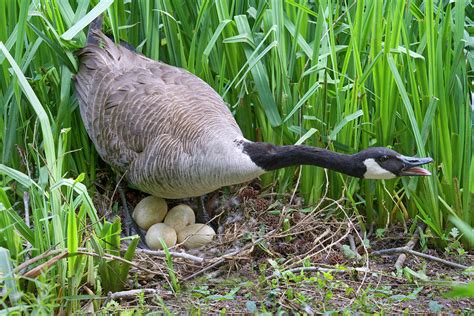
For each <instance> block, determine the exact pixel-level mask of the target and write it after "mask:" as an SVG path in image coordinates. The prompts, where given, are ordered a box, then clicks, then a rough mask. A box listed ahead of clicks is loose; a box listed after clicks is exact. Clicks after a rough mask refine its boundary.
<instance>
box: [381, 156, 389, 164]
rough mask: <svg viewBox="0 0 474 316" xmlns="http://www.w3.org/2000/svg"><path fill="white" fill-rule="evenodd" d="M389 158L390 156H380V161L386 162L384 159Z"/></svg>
mask: <svg viewBox="0 0 474 316" xmlns="http://www.w3.org/2000/svg"><path fill="white" fill-rule="evenodd" d="M387 160H388V156H385V155H384V156H382V157H380V161H382V162H384V161H387Z"/></svg>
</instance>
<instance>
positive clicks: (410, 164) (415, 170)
mask: <svg viewBox="0 0 474 316" xmlns="http://www.w3.org/2000/svg"><path fill="white" fill-rule="evenodd" d="M400 159H401V160H402V161H403V162H404V163H405V167H404V168H403V169H402V171H401V172H400V176H431V172H429V171H428V170H426V169H423V168H420V167H418V166H421V165H424V164H427V163H430V162H433V158H431V157H427V158H417V157H406V156H401V157H400Z"/></svg>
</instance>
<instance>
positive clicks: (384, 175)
mask: <svg viewBox="0 0 474 316" xmlns="http://www.w3.org/2000/svg"><path fill="white" fill-rule="evenodd" d="M364 165H365V166H366V167H367V171H366V172H365V173H364V178H365V179H393V178H395V177H396V175H394V174H393V173H391V172H390V171H388V170H385V169H384V168H382V167H380V165H379V164H378V163H377V162H376V161H375V160H374V159H372V158H370V159H366V160H364Z"/></svg>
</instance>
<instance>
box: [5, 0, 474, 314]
mask: <svg viewBox="0 0 474 316" xmlns="http://www.w3.org/2000/svg"><path fill="white" fill-rule="evenodd" d="M96 5H97V6H96ZM95 6H96V7H95ZM94 7H95V9H94ZM104 10H106V11H105V12H106V14H105V30H106V31H107V32H109V33H110V34H113V36H114V37H115V39H116V41H119V39H121V40H124V41H127V42H129V43H130V44H132V45H133V46H135V47H137V50H138V51H140V52H142V53H143V54H145V55H146V56H148V57H151V58H153V59H157V60H158V59H159V60H162V61H164V62H167V63H169V64H172V65H176V66H180V67H184V68H186V69H188V70H189V71H191V72H193V73H195V74H196V75H198V76H199V77H201V78H203V79H204V80H205V81H206V82H208V83H209V84H210V85H211V86H212V87H213V88H214V89H216V91H218V93H219V94H221V95H222V96H223V97H224V100H225V101H226V102H227V104H228V105H229V108H230V109H231V110H232V113H233V114H234V115H235V118H236V119H237V121H238V123H239V125H240V127H241V129H242V131H243V133H244V135H245V136H246V137H247V138H249V139H252V140H260V141H268V142H272V143H275V144H292V143H305V144H307V145H313V146H320V147H328V148H330V149H334V150H337V151H340V152H347V153H353V152H356V151H358V150H360V149H362V148H366V147H369V146H389V147H392V148H394V149H396V150H397V151H399V152H401V153H403V154H405V155H415V154H416V155H420V156H425V155H429V156H432V157H433V158H434V159H435V163H434V164H432V165H431V167H429V168H430V170H431V172H432V173H433V176H432V177H429V178H423V179H416V178H411V179H408V178H404V179H398V180H390V181H380V182H375V181H367V180H359V179H352V178H348V177H345V176H342V175H340V174H337V173H333V172H329V173H328V178H327V179H328V180H327V181H328V182H329V192H328V194H329V196H330V197H335V198H339V197H340V196H341V195H342V194H344V195H345V196H346V203H347V206H353V207H356V209H357V212H359V213H360V214H362V215H364V216H365V219H366V221H365V223H362V222H361V225H371V224H373V223H375V224H376V225H377V226H379V227H384V226H386V225H388V224H390V223H391V222H393V221H399V220H403V221H404V220H407V219H408V218H415V217H420V218H421V219H422V220H423V221H425V222H426V224H427V225H428V227H429V229H430V230H431V234H432V235H433V236H434V238H433V239H432V241H433V242H434V243H435V244H437V245H438V246H444V245H445V244H446V242H447V240H448V238H449V232H450V229H451V228H452V227H453V224H452V222H451V221H450V218H451V217H452V218H455V219H460V220H462V221H464V222H465V223H467V224H468V225H470V226H471V227H472V226H474V213H473V212H472V209H473V202H472V197H473V193H474V160H473V151H472V146H473V128H472V126H473V122H474V117H473V110H472V108H471V107H470V102H471V101H470V93H471V91H472V82H473V76H472V70H473V69H472V67H473V65H474V58H473V53H472V52H473V50H472V48H473V45H474V44H473V42H472V33H473V22H472V20H471V18H470V16H472V15H470V14H467V13H469V12H471V13H472V10H473V9H472V6H471V4H470V3H469V1H465V0H459V1H456V2H449V3H448V2H447V1H434V2H432V1H421V0H410V1H407V0H400V1H384V2H382V1H377V0H359V1H357V2H355V1H347V2H346V1H335V0H321V1H315V2H309V1H298V0H286V1H280V0H268V1H252V0H231V1H227V0H216V1H210V0H201V1H184V0H180V1H171V0H156V1H148V0H136V1H123V0H115V1H102V2H100V3H99V4H98V1H95V0H93V1H89V0H75V1H74V0H73V1H56V0H51V1H50V0H39V1H31V0H4V1H0V42H1V44H0V113H2V116H0V130H1V131H0V146H1V153H0V154H1V165H0V174H1V175H2V176H1V178H0V179H1V180H0V183H1V186H0V210H1V211H0V232H1V235H0V236H1V237H0V247H4V248H6V249H8V250H9V254H10V256H11V258H12V260H13V263H14V264H13V265H14V266H17V265H19V264H21V263H22V262H24V261H25V260H27V258H31V257H34V256H36V255H39V254H41V253H44V252H45V251H47V250H49V249H56V250H61V249H68V250H69V251H70V252H74V250H75V249H77V248H78V247H87V248H89V249H91V250H92V249H93V250H94V251H98V252H100V251H101V249H102V248H103V249H102V250H104V251H108V252H111V253H112V254H114V251H116V250H113V249H107V247H106V246H105V245H104V244H101V242H102V240H113V241H114V243H115V244H116V243H117V236H115V237H112V236H113V235H114V234H116V233H117V229H118V228H117V227H118V226H117V225H118V224H111V223H107V224H105V227H107V228H104V222H103V221H102V220H100V219H99V218H98V215H97V212H96V210H95V208H94V206H93V204H92V202H91V198H90V196H89V193H88V192H87V189H86V188H89V189H92V183H93V181H94V180H95V178H96V174H95V173H96V169H97V167H98V166H99V165H102V162H101V161H100V160H99V159H98V156H97V154H96V152H95V149H94V147H93V145H92V143H91V142H90V140H89V138H88V136H87V134H86V132H85V130H84V128H83V126H82V123H81V119H80V115H79V111H78V108H77V100H76V99H75V97H74V92H73V87H72V81H71V78H72V76H73V75H74V72H75V70H76V67H77V61H76V60H75V57H74V51H75V50H76V49H78V48H80V47H82V46H83V45H84V42H85V38H86V30H87V27H86V26H87V23H88V22H89V21H91V19H93V18H94V17H95V16H97V15H98V14H100V13H101V12H102V11H104ZM300 174H301V177H300V179H299V181H297V178H298V176H299V175H300ZM70 178H74V179H76V180H70ZM262 181H263V183H264V184H271V183H275V184H276V187H277V189H278V190H279V192H286V191H289V190H292V189H294V187H295V185H296V184H297V183H299V187H298V188H297V189H298V192H299V194H300V195H301V196H302V197H304V198H305V202H306V203H308V204H314V203H315V202H317V201H318V200H319V199H320V198H321V197H322V195H323V194H324V191H325V187H326V176H325V173H324V171H323V170H322V169H319V168H312V167H303V168H302V170H301V173H300V172H299V170H298V168H287V169H285V170H280V171H278V172H275V173H273V174H268V175H265V176H264V177H262ZM25 193H27V194H28V195H25ZM25 196H27V198H26V199H25ZM25 201H26V202H25ZM25 203H27V204H28V205H29V208H28V209H29V215H30V222H29V223H28V222H27V221H26V219H25V216H24V214H25ZM74 215H76V217H75V216H74ZM114 225H115V226H114ZM465 241H466V242H467V239H466V240H465ZM128 255H130V254H128ZM44 261H45V260H43V261H41V263H43V262H44ZM0 264H1V263H0ZM38 264H39V263H38ZM100 264H101V263H100V262H98V261H97V260H95V261H94V260H92V259H91V258H87V257H84V256H82V257H81V256H76V257H69V258H68V259H67V260H60V261H58V262H57V264H55V265H54V268H53V269H50V270H49V271H48V272H47V273H45V274H44V275H41V276H40V277H38V279H36V280H29V281H28V280H24V279H20V280H18V282H19V283H18V284H19V286H20V287H21V288H22V289H23V290H25V293H26V294H25V297H27V298H28V299H26V298H23V300H22V301H21V302H23V303H24V302H27V301H28V302H29V303H28V304H26V303H25V304H24V305H22V304H23V303H22V304H19V305H18V307H17V310H22V308H24V309H25V310H27V309H28V308H29V307H28V306H33V305H35V304H36V306H41V305H42V304H46V305H44V306H46V307H44V308H51V309H54V310H56V311H57V310H58V308H59V309H62V310H67V311H73V310H76V309H77V308H78V305H77V301H75V300H74V298H77V295H78V294H79V292H80V291H79V289H80V288H81V286H83V285H84V282H90V283H93V284H92V285H91V286H98V287H99V288H100V287H101V286H100V282H101V280H100V278H99V279H94V277H93V276H94V275H95V273H97V271H105V272H104V273H103V274H102V276H103V277H104V278H106V277H107V273H110V271H109V270H108V268H104V267H103V266H102V267H99V266H100ZM111 267H112V269H115V268H117V267H115V268H114V267H113V265H112V266H111ZM76 268H78V269H79V270H78V271H80V272H79V273H77V274H74V273H73V271H76V270H75V269H76ZM107 271H109V272H107ZM85 280H86V281H85ZM34 291H37V292H38V295H36V296H35V295H34V294H32V293H34ZM58 297H59V299H53V298H58ZM65 297H69V298H70V299H69V300H64V298H65ZM71 302H72V303H71ZM3 304H6V303H3Z"/></svg>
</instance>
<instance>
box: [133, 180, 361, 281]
mask: <svg viewBox="0 0 474 316" xmlns="http://www.w3.org/2000/svg"><path fill="white" fill-rule="evenodd" d="M221 202H222V203H221V205H220V206H218V207H217V208H216V209H215V211H214V212H213V215H214V216H213V221H212V222H213V223H217V238H215V240H214V241H213V242H212V243H211V244H209V245H207V246H205V247H202V248H200V249H198V250H188V251H186V252H185V251H184V250H183V249H180V248H179V247H178V248H175V249H171V254H172V257H173V269H174V273H175V274H176V276H177V278H178V280H180V281H183V282H186V281H188V280H191V279H193V278H195V277H198V276H201V275H204V274H209V273H228V274H229V273H232V272H233V271H236V270H239V271H240V272H242V269H253V268H255V267H258V266H259V264H261V263H268V262H269V260H270V259H271V260H277V261H278V265H279V268H280V269H282V270H288V269H294V268H297V267H301V266H302V265H303V264H308V263H310V264H311V265H315V264H317V265H319V266H321V265H323V266H324V265H328V266H334V265H337V264H347V263H349V261H350V259H348V258H346V257H345V256H344V255H343V254H342V252H341V247H342V246H341V245H343V244H344V243H346V242H347V238H348V236H351V235H357V236H360V235H359V232H358V231H357V230H356V229H355V225H354V224H353V222H354V220H355V218H353V217H346V218H345V219H344V220H343V221H337V220H335V219H334V216H332V215H331V214H333V213H334V212H335V211H336V210H339V211H341V212H342V213H343V214H347V213H346V211H345V210H344V209H343V208H342V205H341V202H342V201H341V200H339V201H337V200H331V199H328V198H324V199H321V200H320V202H319V204H318V205H316V206H314V207H311V208H302V203H301V200H300V199H297V198H294V196H290V195H278V194H275V193H269V194H260V192H259V191H258V190H256V189H255V188H253V187H251V186H248V187H244V188H242V189H241V190H239V191H238V192H236V193H235V194H234V195H233V196H231V197H230V198H229V197H226V198H221ZM209 204H214V205H218V204H219V203H217V202H216V198H215V197H211V198H210V199H209V201H208V206H209ZM361 244H362V243H361ZM357 251H360V250H359V249H357ZM135 261H136V262H137V263H138V266H140V267H142V268H144V269H146V270H147V271H156V272H155V274H154V275H150V274H149V273H144V272H143V271H138V269H136V268H132V273H133V272H136V278H137V279H138V281H139V282H140V285H142V286H150V285H151V284H152V283H157V284H158V283H159V284H163V279H164V280H166V282H167V283H169V284H170V285H171V280H170V279H169V278H170V277H169V271H168V266H167V264H166V262H165V259H164V257H163V252H161V251H149V250H148V251H147V250H138V251H137V255H136V258H135Z"/></svg>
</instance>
